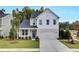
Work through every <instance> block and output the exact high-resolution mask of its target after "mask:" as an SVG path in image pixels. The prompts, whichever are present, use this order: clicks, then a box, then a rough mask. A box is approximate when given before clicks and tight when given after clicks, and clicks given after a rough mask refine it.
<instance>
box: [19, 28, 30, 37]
mask: <svg viewBox="0 0 79 59" xmlns="http://www.w3.org/2000/svg"><path fill="white" fill-rule="evenodd" d="M22 30H28V35H22ZM28 36H31V32H30V29H20V30H19V37H24V38H25V37H28Z"/></svg>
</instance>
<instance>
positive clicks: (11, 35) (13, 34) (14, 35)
mask: <svg viewBox="0 0 79 59" xmlns="http://www.w3.org/2000/svg"><path fill="white" fill-rule="evenodd" d="M9 37H10V39H11V40H14V39H15V38H16V37H17V33H16V31H15V29H14V28H11V30H10V33H9Z"/></svg>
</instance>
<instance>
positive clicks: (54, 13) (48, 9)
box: [45, 8, 60, 19]
mask: <svg viewBox="0 0 79 59" xmlns="http://www.w3.org/2000/svg"><path fill="white" fill-rule="evenodd" d="M45 10H48V11H50V12H51V13H52V14H54V15H55V16H56V17H57V18H58V19H59V18H60V17H59V16H58V15H56V14H55V13H54V12H53V11H51V10H50V9H49V8H46V9H45Z"/></svg>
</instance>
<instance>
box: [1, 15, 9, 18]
mask: <svg viewBox="0 0 79 59" xmlns="http://www.w3.org/2000/svg"><path fill="white" fill-rule="evenodd" d="M7 15H9V14H0V18H2V17H5V16H7Z"/></svg>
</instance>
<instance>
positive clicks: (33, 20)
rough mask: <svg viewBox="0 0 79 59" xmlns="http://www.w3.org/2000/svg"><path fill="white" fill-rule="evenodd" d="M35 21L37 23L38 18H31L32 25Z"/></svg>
mask: <svg viewBox="0 0 79 59" xmlns="http://www.w3.org/2000/svg"><path fill="white" fill-rule="evenodd" d="M33 23H35V25H37V20H36V19H35V18H30V26H33Z"/></svg>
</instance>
